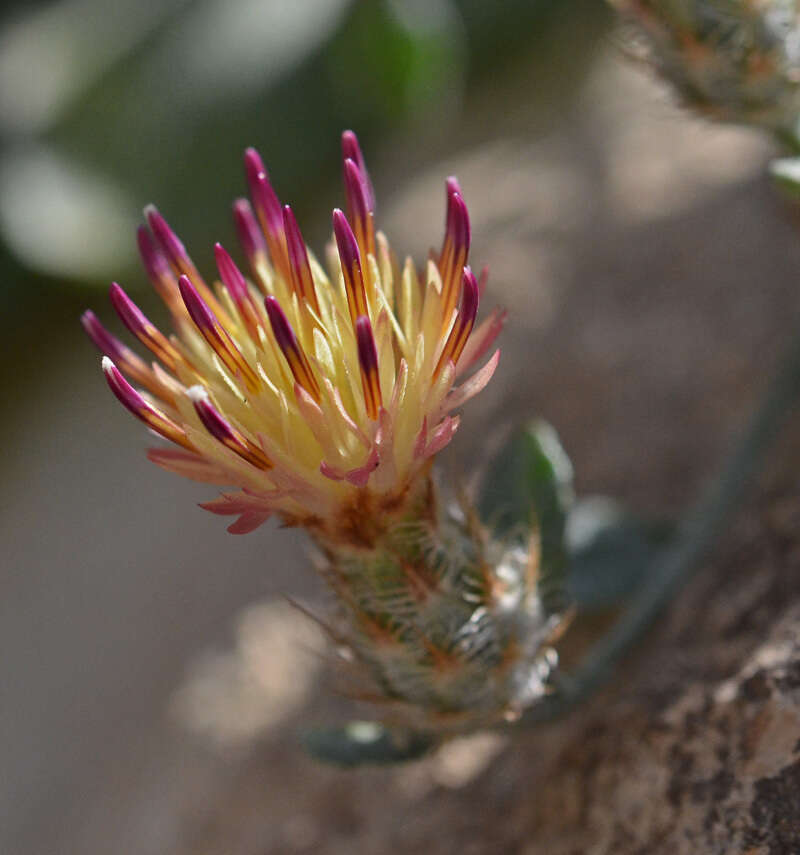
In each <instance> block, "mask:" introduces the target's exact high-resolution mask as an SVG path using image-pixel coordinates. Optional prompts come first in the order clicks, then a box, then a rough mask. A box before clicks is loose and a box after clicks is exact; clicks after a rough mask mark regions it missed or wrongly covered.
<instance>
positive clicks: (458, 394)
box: [442, 348, 500, 413]
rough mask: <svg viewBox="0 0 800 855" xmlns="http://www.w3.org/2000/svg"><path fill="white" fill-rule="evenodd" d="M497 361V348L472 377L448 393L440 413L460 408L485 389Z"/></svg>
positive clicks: (498, 353) (498, 352) (498, 355)
mask: <svg viewBox="0 0 800 855" xmlns="http://www.w3.org/2000/svg"><path fill="white" fill-rule="evenodd" d="M499 361H500V350H499V348H498V349H497V350H496V351H495V352H494V355H493V356H492V358H491V359H490V360H489V361H488V362H487V363H486V365H484V366H483V368H480V369H478V370H477V371H476V372H475V373H474V374H473V375H472V377H470V378H469V379H468V380H465V381H464V382H463V383H462V384H461V385H460V386H457V387H456V388H455V389H453V390H452V391H451V392H450V394H449V395H448V396H447V397H446V398H445V399H444V403H443V404H442V413H449V412H451V411H452V410H454V409H456V407H460V406H462V405H463V404H465V403H466V402H467V401H469V399H470V398H474V397H475V395H477V394H478V392H481V391H482V390H483V389H484V388H486V386H487V384H488V383H489V381H490V380H491V379H492V375H493V374H494V372H495V369H496V368H497V363H498V362H499Z"/></svg>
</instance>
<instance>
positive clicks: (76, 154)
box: [0, 0, 800, 855]
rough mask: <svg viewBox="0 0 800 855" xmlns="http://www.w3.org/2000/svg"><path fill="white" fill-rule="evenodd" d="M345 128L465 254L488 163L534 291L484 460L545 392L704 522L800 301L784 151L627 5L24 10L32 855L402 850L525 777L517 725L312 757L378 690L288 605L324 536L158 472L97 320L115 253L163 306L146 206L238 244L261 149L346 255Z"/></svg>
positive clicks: (454, 453)
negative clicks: (229, 515) (324, 732)
mask: <svg viewBox="0 0 800 855" xmlns="http://www.w3.org/2000/svg"><path fill="white" fill-rule="evenodd" d="M345 128H353V129H355V130H356V131H357V132H358V133H359V136H360V139H361V143H362V147H363V148H364V151H365V153H366V156H367V161H368V163H369V165H370V169H371V172H372V174H373V178H374V180H375V184H376V188H377V193H378V200H379V202H378V205H379V207H378V219H379V222H380V224H381V225H382V227H384V228H385V230H386V231H387V232H388V233H389V235H390V237H391V240H392V244H393V246H394V247H395V249H396V250H397V251H398V253H399V254H401V255H405V254H408V253H410V254H412V255H414V256H415V258H417V259H423V258H424V257H425V254H426V252H427V250H428V248H429V247H430V246H432V245H435V244H438V242H439V241H440V239H441V229H442V226H443V218H444V178H445V177H446V176H447V175H449V174H451V173H456V174H458V176H459V179H460V180H461V183H462V186H463V188H464V193H465V197H466V199H467V202H468V204H469V206H470V211H471V214H472V217H473V234H474V241H475V242H474V250H473V256H472V257H473V260H474V263H475V264H476V265H478V266H480V265H482V264H483V263H488V264H489V266H490V269H491V280H490V291H489V295H490V296H489V297H487V300H488V301H489V302H491V303H494V302H495V301H496V302H500V303H503V304H505V305H506V306H508V307H509V309H510V320H509V326H508V330H507V333H506V334H505V336H504V340H505V341H504V352H503V360H502V362H501V367H500V371H499V373H498V375H497V379H496V380H495V381H494V382H493V383H492V385H491V386H490V389H489V390H487V393H486V394H485V396H484V397H483V400H482V401H481V402H480V403H476V404H475V405H474V406H473V407H472V411H471V412H470V413H469V414H468V416H467V418H466V419H465V420H464V427H463V428H462V432H461V434H460V435H459V437H458V438H457V442H456V443H455V444H454V446H453V448H452V449H451V450H450V451H448V454H447V455H446V459H445V466H446V467H449V470H450V471H451V472H452V473H461V472H468V471H470V470H471V469H472V468H474V462H475V460H480V457H481V453H482V451H484V450H485V448H486V447H487V444H491V442H492V441H493V440H492V438H493V437H494V436H495V435H496V434H497V433H498V432H501V431H502V429H503V427H504V426H507V425H509V424H511V423H512V422H513V421H515V420H520V419H523V418H525V417H527V416H529V415H531V414H534V413H536V414H540V415H545V416H547V417H548V418H549V419H550V420H551V421H552V422H554V423H555V425H556V427H557V428H558V429H559V431H560V432H561V434H562V437H563V439H564V441H565V444H566V446H567V448H568V450H569V451H570V452H571V453H572V455H573V458H574V461H575V463H576V468H577V472H578V480H579V486H580V488H581V489H582V490H586V491H603V492H606V493H610V494H615V495H618V496H620V497H622V498H623V499H625V500H627V501H628V502H629V503H631V504H633V505H634V506H635V507H636V508H637V509H638V510H640V511H642V512H645V513H646V512H659V513H664V512H667V513H674V512H677V511H678V510H679V508H680V507H681V506H682V504H683V503H684V502H685V501H686V500H687V498H688V497H689V496H691V494H692V491H693V489H694V488H695V487H696V486H697V484H698V483H700V482H701V481H702V479H703V478H704V477H705V476H706V475H707V474H708V473H709V472H710V471H711V470H712V469H713V467H714V465H715V462H716V461H717V460H718V459H719V458H720V457H721V455H722V453H723V452H724V449H725V448H726V447H727V444H728V443H729V442H730V439H731V437H732V436H733V435H734V434H735V432H736V430H737V429H738V428H739V427H740V425H741V423H742V421H743V419H744V418H745V414H746V412H747V410H748V407H749V406H750V405H751V404H752V402H753V401H754V400H755V397H756V396H757V394H758V392H759V390H760V388H761V386H762V385H763V376H762V375H763V374H764V366H769V364H770V363H771V362H772V361H773V360H774V358H775V354H776V353H777V351H778V349H779V347H780V344H781V341H782V340H783V338H784V337H785V335H786V332H787V330H788V329H789V328H790V326H791V324H792V318H793V317H795V316H796V315H797V309H798V299H797V296H796V294H795V292H796V290H797V289H796V284H795V283H796V282H797V279H798V273H800V249H798V247H799V246H800V242H798V240H797V238H796V235H795V230H794V226H793V225H792V223H791V220H790V218H788V217H786V216H785V214H786V212H785V211H782V210H781V203H780V202H779V200H778V199H776V198H775V196H774V194H773V193H772V191H771V188H770V187H769V186H768V184H767V182H766V180H765V178H764V177H763V173H764V164H765V162H766V157H767V155H768V153H769V145H768V143H767V142H766V141H764V140H763V139H762V138H761V137H759V136H758V135H757V134H755V133H753V132H746V131H742V130H738V129H730V128H721V127H712V126H709V125H706V124H702V123H701V122H700V121H699V120H695V119H693V118H691V117H690V116H688V115H685V114H683V113H682V112H681V111H680V110H679V109H678V108H677V107H676V106H675V105H674V104H672V103H671V101H670V98H669V97H668V96H667V95H666V94H665V92H664V91H663V90H662V88H661V87H660V86H659V85H658V84H657V83H656V82H655V81H654V80H652V78H651V77H649V76H648V74H647V73H644V72H642V71H641V70H640V69H637V68H634V67H632V66H630V65H629V64H628V62H627V61H626V60H625V58H624V57H623V55H622V52H621V51H620V50H619V45H618V44H617V41H616V37H615V36H614V35H612V31H611V20H610V15H609V14H608V13H607V10H606V9H605V7H604V5H603V4H602V3H601V2H600V1H599V0H571V2H569V3H564V2H563V0H505V2H492V3H488V2H484V0H407V1H406V2H403V0H302V2H298V0H295V2H280V1H279V0H260V2H259V0H159V2H142V0H115V2H109V1H108V0H52V2H47V3H45V2H16V3H13V2H12V3H7V4H5V5H4V7H3V11H2V18H0V265H1V266H2V278H0V283H2V284H0V310H1V311H2V315H0V318H1V320H0V323H2V337H0V348H2V356H3V358H2V360H0V378H2V379H1V382H0V401H2V415H3V419H2V421H1V422H0V437H1V438H2V440H3V442H2V449H3V453H2V456H0V649H2V651H3V652H2V659H1V662H2V664H0V768H2V773H0V851H1V852H3V853H12V855H17V853H20V855H22V853H29V855H34V853H35V855H39V853H42V855H44V853H56V852H58V853H81V855H94V853H97V855H100V854H101V853H109V852H114V853H128V852H130V853H136V855H149V853H154V855H155V853H168V852H170V853H171V852H184V851H185V852H187V853H188V852H192V853H194V852H208V853H219V855H222V853H230V855H251V853H252V855H256V853H259V855H263V853H266V852H294V851H298V852H304V851H314V852H317V851H324V852H350V853H352V852H361V851H364V852H380V851H382V849H381V848H380V841H381V840H382V839H383V836H382V832H381V822H382V820H381V819H380V818H381V817H384V818H386V817H388V816H390V815H391V816H392V817H394V819H391V820H390V819H386V823H388V824H391V823H394V824H395V826H396V825H397V823H398V822H406V823H407V822H409V820H408V818H409V816H412V815H413V811H414V809H415V805H418V804H420V803H421V800H422V799H423V798H424V797H426V795H427V794H429V793H430V792H431V791H432V790H434V789H439V790H441V789H442V788H443V789H445V790H447V789H458V788H459V787H462V786H463V785H464V784H465V783H466V782H468V781H469V780H470V779H471V778H472V777H473V776H475V775H478V774H502V752H503V750H504V746H503V743H502V741H501V740H499V738H496V737H480V738H479V739H478V740H477V741H474V742H472V743H469V744H468V745H467V746H466V747H465V746H461V747H460V748H459V746H458V745H454V746H451V747H450V748H449V749H448V752H446V753H444V754H441V755H438V756H437V757H435V758H432V759H431V760H429V761H426V762H425V763H424V764H421V765H418V766H416V767H409V769H405V770H398V771H392V772H374V771H367V772H358V773H349V774H347V775H345V774H343V773H339V772H334V771H331V770H328V769H323V768H321V767H319V766H317V765H315V764H314V762H313V761H311V760H310V759H308V758H307V757H305V756H304V755H303V754H302V750H301V749H300V748H299V747H298V746H297V745H296V743H295V740H294V733H295V729H296V726H297V725H298V724H299V723H302V722H313V721H319V720H320V718H324V717H325V716H326V715H334V714H335V715H343V714H345V713H346V711H347V705H346V704H344V705H342V703H341V702H340V701H337V699H336V698H335V697H333V696H332V693H331V691H330V689H329V687H328V686H327V684H326V683H325V681H324V680H321V678H320V674H321V673H324V671H325V669H326V668H327V667H328V666H327V664H326V660H325V655H324V645H322V644H321V643H320V640H319V639H318V638H317V635H316V633H315V631H314V629H313V627H312V626H310V625H308V624H306V623H304V622H303V620H302V619H301V617H300V616H299V615H298V613H297V612H295V611H293V610H292V609H291V608H290V607H289V606H288V605H286V603H285V602H284V600H283V599H281V595H282V594H284V593H290V594H292V595H293V596H297V597H304V598H306V599H307V600H309V601H311V602H313V601H315V600H316V599H317V598H319V596H320V591H319V587H318V585H317V583H316V582H315V580H314V577H313V574H312V572H311V571H310V570H309V567H308V561H307V559H306V555H305V552H304V546H303V542H302V539H301V536H300V535H299V534H297V533H296V532H282V531H278V530H277V528H274V527H267V528H265V529H261V530H259V531H258V532H256V533H255V534H251V535H249V536H247V537H242V538H236V537H232V536H230V535H228V534H226V533H225V531H224V526H223V525H222V524H221V523H220V520H219V519H217V518H214V517H211V516H210V515H208V514H205V513H204V512H203V511H201V510H199V509H198V508H197V507H196V503H197V502H198V501H202V500H204V499H208V498H210V495H209V492H208V490H205V489H204V488H203V487H202V486H200V485H197V484H191V483H184V482H181V481H180V480H179V479H177V478H175V477H174V476H170V475H167V474H166V473H164V472H161V471H160V470H157V469H156V468H155V467H153V466H151V465H150V464H148V463H147V462H146V461H145V459H144V455H143V450H144V448H145V447H146V445H147V437H146V436H145V433H144V431H143V430H142V429H141V427H140V425H139V424H136V423H134V420H133V419H131V418H129V417H128V415H127V414H125V413H124V412H123V411H122V409H121V408H120V407H119V406H118V405H117V404H116V402H115V401H113V400H112V398H111V396H110V394H109V392H108V390H107V388H106V386H105V384H104V382H103V380H102V377H101V376H100V372H99V357H98V354H97V353H96V352H95V351H94V350H93V348H92V346H91V345H90V343H89V342H88V341H86V340H85V339H84V337H83V335H82V332H81V330H80V327H79V324H78V318H79V315H80V312H81V311H82V310H83V309H84V308H87V307H89V308H92V309H94V310H95V311H96V312H97V313H98V314H99V315H100V317H101V318H104V319H106V320H108V321H109V323H110V324H111V325H112V326H113V323H114V322H113V320H112V318H111V314H112V313H111V311H110V308H109V307H108V305H107V302H106V299H105V295H106V290H107V287H108V284H109V282H110V281H111V279H117V280H118V281H120V282H121V283H122V284H123V286H124V287H125V288H126V289H127V290H128V291H129V292H131V293H133V294H135V296H136V297H137V298H139V299H140V300H141V302H142V304H143V306H144V307H146V311H147V312H148V314H150V315H151V316H155V317H156V318H158V319H161V318H162V317H163V316H161V315H159V309H158V307H157V302H156V300H155V298H154V295H152V294H151V293H150V292H149V289H148V286H147V283H146V279H145V276H144V274H143V272H142V271H141V270H140V269H139V268H138V265H137V259H136V256H135V241H134V230H135V227H136V225H137V223H138V222H139V220H140V217H141V213H140V212H141V209H142V207H143V206H144V205H145V204H146V203H148V202H156V203H157V204H158V205H159V208H160V209H161V210H162V212H163V213H164V214H165V215H166V216H167V218H168V219H169V221H170V222H171V224H172V225H173V226H174V227H175V228H176V229H177V230H178V231H179V233H180V235H181V237H182V238H183V240H184V242H185V243H186V244H187V246H188V247H189V248H190V251H191V253H192V255H193V257H194V259H195V261H196V262H197V263H198V266H200V267H201V269H202V268H203V267H207V266H208V265H209V263H210V258H211V248H212V246H213V243H214V241H216V240H221V241H222V242H223V243H224V244H225V245H227V246H232V245H233V244H234V239H233V228H232V223H231V218H230V203H231V202H232V200H233V199H234V198H235V197H236V196H239V195H242V194H243V192H244V179H243V174H242V168H241V152H242V151H243V149H244V148H245V147H246V146H248V145H255V146H257V147H258V148H259V150H260V151H261V153H262V155H263V157H264V159H265V161H266V163H267V165H268V168H269V170H270V174H271V176H272V178H273V181H274V184H275V186H276V189H277V191H278V193H279V195H280V196H281V198H282V199H283V200H284V201H287V202H290V203H291V204H292V205H293V207H294V209H295V211H296V212H297V214H298V219H299V220H300V222H301V224H302V228H303V231H304V233H305V235H306V237H307V238H308V239H309V242H310V243H312V244H313V245H315V246H317V247H321V245H322V242H323V241H324V240H325V239H326V238H327V235H328V232H329V228H330V219H329V217H330V211H331V209H332V207H334V206H335V205H340V204H341V202H342V191H341V189H340V188H339V186H338V179H339V170H340V166H339V135H340V133H341V131H342V130H343V129H345ZM332 710H333V712H331V711H332ZM459 752H460V753H459ZM487 765H489V766H490V769H489V771H488V772H486V771H484V767H486V766H487ZM243 770H244V771H243ZM242 781H244V782H245V783H242ZM237 787H242V788H243V789H244V790H245V792H246V795H245V796H243V797H241V798H239V797H235V796H232V795H230V792H236V791H237ZM229 791H230V792H229ZM397 817H401V818H403V817H405V819H400V820H398V819H397ZM376 818H377V819H376ZM387 827H388V826H387ZM403 828H405V826H403ZM384 832H385V834H388V832H386V830H385V828H384ZM401 832H402V833H405V832H404V831H402V829H401V831H400V832H398V831H397V829H396V828H394V831H393V832H392V834H395V837H394V838H392V839H395V840H396V841H397V840H401V839H402V838H398V837H397V836H396V834H401ZM387 839H388V838H387ZM398 845H400V844H398ZM387 851H388V850H387ZM393 851H404V850H402V848H401V849H395V850H393ZM409 851H411V850H409ZM420 851H421V850H420ZM429 851H433V850H429ZM437 851H438V850H437ZM443 851H446V850H443Z"/></svg>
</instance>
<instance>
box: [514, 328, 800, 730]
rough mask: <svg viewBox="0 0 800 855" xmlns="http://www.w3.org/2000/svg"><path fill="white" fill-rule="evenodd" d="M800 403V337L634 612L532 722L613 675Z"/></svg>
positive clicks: (659, 561)
mask: <svg viewBox="0 0 800 855" xmlns="http://www.w3.org/2000/svg"><path fill="white" fill-rule="evenodd" d="M798 399H800V337H798V338H797V339H796V340H795V341H794V342H793V343H792V346H791V348H790V350H789V352H788V353H787V354H786V356H785V357H784V360H783V362H782V363H781V365H780V366H779V369H778V371H777V372H776V374H775V375H774V377H773V379H772V381H771V383H770V385H769V388H768V389H767V393H766V395H765V397H764V399H763V400H762V402H761V405H760V406H759V407H758V409H757V410H756V411H755V413H754V415H753V418H752V419H751V421H750V424H749V426H748V427H747V429H746V430H745V433H744V435H743V436H742V438H741V440H740V442H739V444H738V446H737V447H736V448H735V449H734V450H733V453H732V454H731V455H730V457H729V458H728V460H727V461H725V463H724V465H723V466H722V469H721V471H720V472H719V474H718V475H717V477H716V478H715V479H714V480H713V481H712V482H711V484H710V485H709V486H708V488H707V489H706V490H704V491H703V492H702V493H701V495H700V497H699V499H698V500H697V502H696V503H695V504H694V506H693V507H691V508H690V509H689V511H688V513H687V514H686V516H685V517H684V519H683V521H682V522H681V524H680V525H679V527H678V531H677V532H676V535H675V538H674V540H673V541H672V543H671V545H670V546H668V547H666V548H665V549H664V551H663V552H661V553H660V554H659V556H658V557H656V558H655V560H654V561H653V563H652V567H651V568H650V570H649V571H648V572H646V573H645V579H646V581H645V582H644V584H643V586H642V588H641V589H640V590H639V591H638V593H637V594H636V595H635V596H634V598H633V600H632V601H631V603H630V604H629V606H628V608H627V609H626V610H625V612H624V613H623V614H622V615H621V616H620V618H619V620H618V621H617V622H616V624H614V626H613V627H612V629H611V630H609V632H608V633H607V634H606V635H605V636H604V637H603V638H601V639H600V641H599V642H598V643H597V644H596V645H595V646H594V647H593V648H592V650H591V652H590V653H589V654H588V655H587V656H586V658H585V659H584V661H583V662H582V663H581V665H580V666H579V667H578V668H577V669H576V670H575V671H574V672H573V673H572V674H569V675H562V677H561V678H560V680H559V681H558V683H557V685H556V691H555V692H554V693H553V694H552V695H550V696H549V697H548V698H546V699H545V700H544V701H542V702H541V703H539V704H537V705H535V706H534V707H532V708H531V709H530V710H529V711H528V712H527V713H526V714H525V716H524V719H523V720H524V722H525V723H526V724H537V723H540V722H544V721H549V720H551V719H554V718H557V717H560V716H562V715H563V714H564V713H565V712H567V711H568V710H570V709H571V708H572V707H574V706H575V705H576V704H577V703H578V702H580V701H581V700H583V699H584V698H585V697H586V696H587V695H589V694H591V692H592V691H594V689H596V688H597V687H598V686H600V685H601V684H602V683H603V682H604V681H605V680H606V679H607V678H609V677H610V676H611V675H612V674H613V672H614V670H615V668H616V666H617V665H618V663H619V662H620V660H621V659H622V658H623V657H624V656H625V654H626V653H627V652H628V651H629V650H630V649H631V647H632V646H633V644H634V643H635V642H636V641H638V640H639V639H640V638H641V636H642V635H643V634H644V632H645V631H646V630H647V629H648V628H649V627H650V625H651V624H652V622H653V620H654V619H655V618H656V617H657V616H658V615H659V613H660V612H661V611H662V610H663V609H664V608H665V606H666V605H667V604H668V603H669V601H670V599H671V598H672V596H673V594H674V593H675V592H676V591H677V590H678V588H679V587H680V585H681V583H682V582H683V581H684V580H685V579H686V578H687V577H688V576H689V575H690V573H691V571H692V570H694V569H695V568H696V567H697V565H698V563H699V562H700V560H701V559H702V558H703V557H704V555H705V554H706V553H707V551H708V549H709V548H710V546H711V544H712V543H713V542H714V540H715V538H716V537H717V535H718V534H719V533H720V532H721V531H722V529H723V526H724V524H725V522H726V520H727V519H728V518H729V516H730V515H731V513H732V512H733V511H735V510H736V508H737V507H738V505H739V502H740V501H741V499H742V498H743V496H744V494H745V487H746V486H747V484H748V481H749V479H750V478H751V476H752V475H753V474H754V473H755V472H756V470H757V468H758V466H759V465H760V463H761V462H762V461H763V458H764V456H765V455H766V452H767V451H768V450H769V448H770V447H771V445H772V443H773V440H774V439H775V437H776V436H777V434H778V432H779V429H780V428H781V426H782V425H783V423H784V421H785V420H786V418H787V417H788V415H789V413H790V412H791V410H792V408H793V407H794V406H795V405H796V404H797V402H798Z"/></svg>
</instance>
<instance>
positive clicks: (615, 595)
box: [566, 496, 671, 611]
mask: <svg viewBox="0 0 800 855" xmlns="http://www.w3.org/2000/svg"><path fill="white" fill-rule="evenodd" d="M670 528H671V527H670V526H668V525H665V524H663V523H652V522H645V521H642V520H640V519H638V518H636V517H634V516H632V515H631V514H629V513H627V512H625V511H624V510H623V509H622V508H621V507H620V506H619V505H618V504H617V503H616V502H614V501H613V500H612V499H607V498H604V497H599V496H598V497H591V498H588V499H583V500H581V501H580V502H577V503H576V504H575V506H574V507H573V508H572V510H571V511H570V514H569V517H568V519H567V526H566V539H567V544H568V548H569V552H570V561H569V570H568V573H567V590H568V591H569V593H570V596H571V597H572V599H573V601H574V602H575V603H576V605H577V606H578V608H579V609H581V610H583V611H593V610H600V609H605V608H609V607H611V606H614V605H619V604H620V603H621V602H623V601H624V600H626V599H627V598H628V597H630V596H631V595H632V594H633V593H634V592H635V591H636V589H637V588H638V587H639V585H640V583H641V582H642V581H643V580H644V578H645V576H646V572H647V569H648V568H649V567H650V566H651V564H652V561H653V558H654V557H655V555H656V553H657V552H658V551H659V550H660V549H661V548H662V547H663V545H664V544H665V542H666V540H667V539H668V536H669V533H670Z"/></svg>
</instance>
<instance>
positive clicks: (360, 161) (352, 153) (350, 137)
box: [342, 131, 375, 211]
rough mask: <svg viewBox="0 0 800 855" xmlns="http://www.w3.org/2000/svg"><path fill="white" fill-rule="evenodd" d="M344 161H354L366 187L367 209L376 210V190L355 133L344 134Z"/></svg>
mask: <svg viewBox="0 0 800 855" xmlns="http://www.w3.org/2000/svg"><path fill="white" fill-rule="evenodd" d="M342 159H343V160H348V159H349V160H352V161H353V162H354V163H355V164H356V166H357V167H358V169H359V171H360V172H361V176H362V178H363V180H364V185H365V187H366V191H367V207H368V208H369V210H370V211H374V210H375V189H374V187H373V186H372V181H371V180H370V177H369V172H368V171H367V164H366V162H365V161H364V155H363V154H362V153H361V146H360V145H359V144H358V137H356V135H355V134H354V133H353V131H345V132H344V133H343V134H342Z"/></svg>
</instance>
